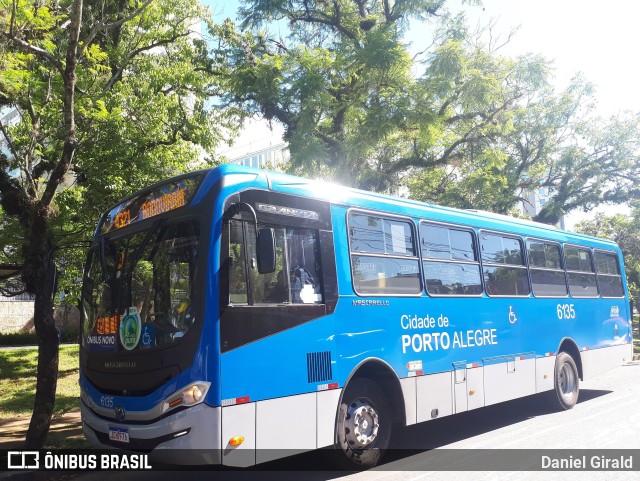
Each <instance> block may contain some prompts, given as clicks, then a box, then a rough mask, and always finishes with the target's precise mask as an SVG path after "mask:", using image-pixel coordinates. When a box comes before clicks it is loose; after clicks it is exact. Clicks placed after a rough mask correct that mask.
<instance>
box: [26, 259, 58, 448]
mask: <svg viewBox="0 0 640 481" xmlns="http://www.w3.org/2000/svg"><path fill="white" fill-rule="evenodd" d="M49 266H50V267H49V268H47V276H46V277H47V278H49V279H47V280H46V281H44V283H46V284H51V285H52V286H53V277H54V272H55V267H54V265H53V262H52V261H50V263H49ZM49 291H50V292H49V293H47V294H45V293H39V294H36V301H35V308H34V313H33V319H34V323H35V326H36V335H37V337H38V373H37V381H36V396H35V400H34V403H33V413H32V414H31V422H30V423H29V429H28V431H27V439H26V441H25V449H41V448H42V447H43V446H44V443H45V441H46V440H47V434H48V433H49V427H50V425H51V416H52V414H53V406H54V403H55V399H56V388H57V384H58V333H57V331H56V328H55V324H54V321H53V302H52V294H53V292H52V291H53V288H51V289H49Z"/></svg>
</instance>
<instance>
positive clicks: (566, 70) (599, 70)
mask: <svg viewBox="0 0 640 481" xmlns="http://www.w3.org/2000/svg"><path fill="white" fill-rule="evenodd" d="M205 3H207V4H209V5H211V8H212V11H213V12H214V13H218V14H219V18H225V17H227V16H230V17H232V18H233V17H235V11H236V10H237V6H238V5H239V3H240V2H239V1H238V0H207V1H206V2H205ZM482 3H483V5H482V6H480V7H475V6H474V7H471V6H468V5H463V6H461V0H450V1H449V3H448V6H449V8H450V9H451V10H453V11H457V10H459V9H463V11H464V12H465V15H466V17H467V19H468V22H469V24H470V25H472V26H476V25H486V24H488V23H489V22H495V27H494V31H495V32H496V34H497V35H500V36H501V37H502V38H505V39H506V37H507V36H508V34H509V32H510V31H511V30H512V29H514V28H518V30H517V32H516V34H515V35H514V36H513V37H512V39H511V40H510V41H509V43H507V44H506V45H505V46H504V47H502V48H501V50H500V53H501V54H503V55H508V56H517V55H521V54H526V53H533V54H541V55H543V56H544V57H546V58H547V59H549V60H552V61H553V67H554V73H555V82H554V84H555V86H556V88H557V89H558V90H561V89H563V88H564V87H566V86H567V84H568V83H569V81H570V80H571V78H572V77H573V76H574V75H576V74H577V73H582V74H583V75H584V77H585V78H586V79H587V80H588V81H589V82H591V83H592V84H594V85H595V98H596V114H598V115H601V116H603V117H609V116H612V115H616V114H618V113H620V112H623V111H627V110H628V111H634V112H640V89H639V86H638V84H639V83H640V62H639V61H638V56H637V55H636V48H638V47H640V28H638V21H639V20H640V1H636V0H608V1H607V2H605V3H602V2H595V1H588V0H484V1H483V2H482ZM415 28H416V27H413V26H412V31H410V32H409V39H410V40H413V41H414V43H417V41H419V39H420V37H419V36H420V31H418V32H416V31H415ZM418 28H421V27H418ZM265 135H269V134H268V132H267V133H265V132H262V134H261V137H264V136H265ZM250 137H253V138H255V135H253V136H249V137H248V138H250ZM242 142H243V139H242V138H241V139H238V141H237V142H236V146H238V145H240V144H241V143H242ZM599 210H600V211H604V212H606V213H614V212H619V211H620V208H619V207H616V206H613V207H612V206H603V207H602V208H600V209H599ZM590 216H592V214H584V213H573V214H572V215H570V216H568V219H567V228H572V227H573V225H574V224H575V223H576V222H577V221H579V220H582V219H583V218H587V217H590Z"/></svg>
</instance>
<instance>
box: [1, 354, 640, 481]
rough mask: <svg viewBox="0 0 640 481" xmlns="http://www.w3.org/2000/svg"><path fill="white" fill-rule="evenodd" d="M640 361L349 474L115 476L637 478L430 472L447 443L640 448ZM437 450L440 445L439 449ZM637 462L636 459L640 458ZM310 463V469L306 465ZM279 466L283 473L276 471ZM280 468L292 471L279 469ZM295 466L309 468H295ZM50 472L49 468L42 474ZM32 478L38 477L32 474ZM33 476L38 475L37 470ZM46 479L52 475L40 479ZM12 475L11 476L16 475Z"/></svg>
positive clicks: (307, 457)
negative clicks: (555, 405) (555, 404)
mask: <svg viewBox="0 0 640 481" xmlns="http://www.w3.org/2000/svg"><path fill="white" fill-rule="evenodd" d="M639 429H640V362H638V361H636V362H633V363H631V364H628V365H626V366H622V367H619V368H616V369H615V370H613V371H610V372H609V373H606V374H603V375H600V376H598V377H596V378H594V379H593V380H591V381H588V382H585V383H583V384H582V386H581V393H580V399H579V402H578V404H577V405H576V406H575V408H574V409H572V410H571V411H564V412H554V411H553V410H552V409H550V408H549V407H548V405H547V404H546V403H545V400H544V399H543V397H542V396H530V397H528V398H524V399H519V400H515V401H510V402H507V403H502V404H498V405H495V406H490V407H487V408H483V409H478V410H475V411H472V412H468V413H463V414H460V415H457V416H452V417H449V418H443V419H439V420H434V421H430V422H428V423H425V424H421V425H417V426H412V427H409V428H405V429H400V430H397V431H396V432H395V433H394V436H393V446H394V447H395V448H399V449H406V448H411V449H417V450H418V451H412V452H411V453H410V454H407V453H406V452H404V453H403V452H398V451H395V452H394V451H392V452H390V453H388V454H387V456H386V457H385V459H384V464H383V465H382V468H383V469H381V470H376V471H368V472H363V473H355V474H345V473H339V472H330V471H322V469H323V468H324V466H325V465H326V463H325V459H324V458H323V457H322V456H321V455H320V454H319V453H317V452H315V453H309V454H304V455H300V456H296V457H294V458H289V459H286V460H279V461H275V462H272V463H269V464H267V465H263V466H262V468H268V469H269V470H270V471H268V472H265V471H262V470H257V469H255V470H249V471H243V472H240V473H239V472H237V471H232V472H229V471H221V472H190V473H188V474H187V473H179V472H167V473H160V472H146V473H133V472H123V473H118V474H117V476H118V481H164V480H171V479H175V477H176V475H178V476H184V475H188V477H189V481H195V480H201V479H202V480H205V479H207V480H211V479H216V480H227V479H229V480H231V479H233V480H236V479H238V478H242V479H249V480H263V479H284V480H292V481H293V480H298V479H305V480H306V479H309V480H312V481H320V480H328V479H340V480H344V481H391V480H394V481H395V480H401V481H417V480H436V481H440V480H447V481H457V480H461V481H462V480H465V481H466V480H469V479H473V480H474V481H483V480H507V479H508V480H509V481H511V480H530V479H541V478H544V479H545V481H547V480H556V479H557V480H567V479H569V480H572V479H576V480H577V479H581V480H582V479H602V480H605V479H606V480H607V481H609V480H623V479H624V480H626V479H636V480H637V479H640V475H639V474H638V472H635V473H629V472H586V473H585V472H573V473H567V472H545V473H542V472H429V471H428V469H429V460H430V459H432V458H430V456H434V454H437V450H443V449H475V450H477V449H484V448H491V449H529V448H533V449H574V448H585V449H621V448H625V449H638V450H640V435H639V434H640V433H639ZM434 450H436V451H434ZM636 461H638V460H636ZM309 469H312V470H313V471H307V470H309ZM274 470H275V471H278V472H274ZM279 470H288V471H287V472H279ZM291 470H299V471H307V472H304V473H301V472H299V471H298V472H292V471H291ZM38 474H46V473H38ZM30 479H34V478H30ZM36 479H38V480H39V479H40V476H38V477H37V478H36ZM41 479H43V480H44V479H47V478H46V477H43V478H41ZM73 479H74V480H75V479H78V480H82V481H102V479H104V474H101V473H97V472H96V473H83V474H78V473H76V474H74V475H73ZM12 481H14V480H12Z"/></svg>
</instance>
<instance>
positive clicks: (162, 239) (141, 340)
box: [82, 221, 199, 351]
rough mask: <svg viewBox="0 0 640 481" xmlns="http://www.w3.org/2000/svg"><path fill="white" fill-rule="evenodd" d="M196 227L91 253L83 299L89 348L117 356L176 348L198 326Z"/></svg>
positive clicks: (159, 230) (174, 227)
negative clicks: (106, 351)
mask: <svg viewBox="0 0 640 481" xmlns="http://www.w3.org/2000/svg"><path fill="white" fill-rule="evenodd" d="M198 231H199V229H198V224H197V223H196V222H193V221H190V222H182V223H176V224H163V223H160V222H156V223H155V224H154V225H152V226H151V227H150V228H148V229H146V230H143V231H138V232H136V233H133V234H130V235H128V236H122V237H118V238H116V239H112V240H104V239H103V240H102V242H101V243H99V244H98V245H97V246H96V247H94V249H93V250H92V251H91V253H90V256H89V264H88V268H87V275H86V278H85V284H84V286H85V287H84V289H83V295H82V306H83V310H84V323H83V329H82V330H83V332H82V345H83V347H85V348H87V349H89V350H94V349H100V350H104V349H108V350H112V351H137V350H141V349H158V348H163V347H167V346H170V345H173V344H175V343H177V342H179V341H180V339H181V338H182V337H183V336H184V335H185V334H186V333H187V331H188V330H189V329H190V328H191V327H192V326H193V325H194V324H195V322H197V321H196V316H195V312H194V309H193V306H194V302H195V297H196V294H195V293H196V291H195V290H194V278H195V275H196V264H197V257H198V238H199V232H198Z"/></svg>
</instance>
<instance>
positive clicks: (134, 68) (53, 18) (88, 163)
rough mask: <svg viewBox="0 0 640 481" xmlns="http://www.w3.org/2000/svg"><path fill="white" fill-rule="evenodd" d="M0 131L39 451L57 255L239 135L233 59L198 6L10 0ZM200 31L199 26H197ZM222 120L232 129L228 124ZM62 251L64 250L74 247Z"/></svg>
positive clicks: (4, 199) (52, 342)
mask: <svg viewBox="0 0 640 481" xmlns="http://www.w3.org/2000/svg"><path fill="white" fill-rule="evenodd" d="M0 8H1V9H0V50H1V51H2V55H1V56H0V58H2V60H1V62H2V64H3V65H2V69H1V70H0V107H5V108H15V109H17V110H18V112H19V121H18V122H17V123H15V124H12V125H4V124H3V125H0V127H1V129H0V131H1V134H0V139H3V140H4V142H5V143H6V145H7V151H6V152H5V151H3V153H2V154H0V204H1V205H2V208H3V212H4V214H3V218H2V222H5V223H7V224H8V225H9V226H10V227H11V228H9V229H7V230H6V231H5V230H3V233H2V241H3V243H4V246H5V249H4V255H5V257H9V258H11V259H13V260H14V261H19V265H21V266H22V270H21V279H22V281H23V283H24V286H25V288H26V290H27V291H28V292H30V293H33V294H35V309H34V323H35V328H36V333H37V337H38V376H37V386H36V397H35V403H34V410H33V415H32V418H31V423H30V425H29V430H28V433H27V439H26V447H27V448H39V447H42V445H43V444H44V441H45V439H46V435H47V432H48V429H49V424H50V419H51V413H52V409H53V404H54V400H55V388H56V378H57V359H58V347H57V345H58V344H57V336H56V331H55V326H54V322H53V312H52V307H53V299H52V298H53V294H54V290H55V289H54V288H55V284H56V278H57V271H56V261H57V260H58V261H60V260H61V259H62V260H64V261H68V260H69V259H70V256H71V254H69V253H68V251H65V249H64V248H65V247H69V246H75V245H77V244H78V242H77V239H87V238H89V234H90V232H91V229H90V226H92V225H94V223H95V221H96V219H97V218H98V216H99V213H100V212H101V211H103V210H104V209H105V208H106V207H107V206H108V205H109V204H112V203H114V202H115V199H116V198H118V197H120V196H122V195H123V193H124V192H125V191H126V192H129V191H131V189H133V188H136V187H139V186H141V185H144V184H147V183H149V182H151V181H153V180H157V179H158V178H161V177H165V176H167V175H169V174H173V173H175V172H176V171H180V170H185V169H187V168H193V167H194V166H197V165H200V164H202V163H203V162H204V160H199V159H204V157H205V155H206V154H207V152H211V151H212V149H213V147H214V146H215V145H216V143H217V142H218V141H219V140H220V138H221V137H222V134H221V132H232V129H233V126H234V124H235V122H234V119H235V114H236V112H234V111H232V110H229V109H227V110H219V109H216V108H215V107H214V105H213V104H212V102H210V101H209V100H208V99H209V97H210V96H212V95H220V91H219V88H220V84H219V80H218V74H221V73H222V70H223V68H224V67H223V66H221V65H217V64H214V63H213V62H212V61H211V60H210V59H209V58H207V55H206V54H207V52H206V44H205V41H204V40H203V39H202V38H201V37H199V36H198V34H197V31H198V30H199V24H200V21H201V19H203V18H204V19H205V20H207V21H209V22H210V19H208V17H207V15H208V13H207V12H206V11H205V10H203V9H202V7H200V6H199V4H198V3H197V2H196V0H177V1H169V0H159V1H155V2H151V0H145V1H141V0H132V1H127V2H122V1H108V0H66V1H61V2H59V1H39V2H26V1H24V0H14V1H12V2H8V1H3V2H2V3H1V4H0ZM194 30H195V31H194ZM221 125H223V126H224V127H225V128H224V129H222V128H221ZM65 252H67V253H66V254H65Z"/></svg>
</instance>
